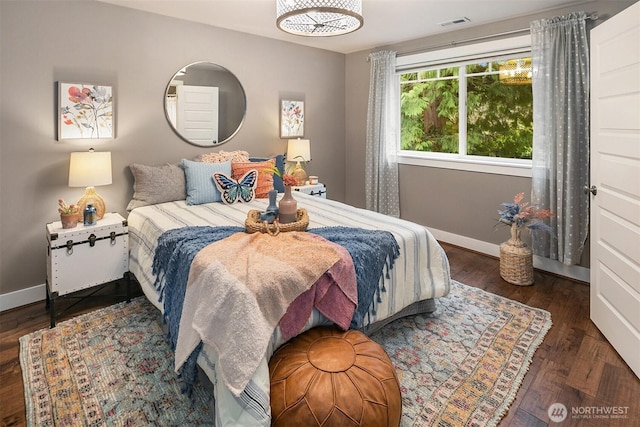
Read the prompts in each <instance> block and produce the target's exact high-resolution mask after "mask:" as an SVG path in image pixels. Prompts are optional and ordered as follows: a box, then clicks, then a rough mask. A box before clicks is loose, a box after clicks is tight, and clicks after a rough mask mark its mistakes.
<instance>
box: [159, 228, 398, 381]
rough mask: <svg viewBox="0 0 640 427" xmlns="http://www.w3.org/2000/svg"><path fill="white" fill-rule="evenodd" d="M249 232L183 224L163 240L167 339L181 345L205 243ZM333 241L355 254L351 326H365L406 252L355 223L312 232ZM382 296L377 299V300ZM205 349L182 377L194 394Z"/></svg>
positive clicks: (161, 285)
mask: <svg viewBox="0 0 640 427" xmlns="http://www.w3.org/2000/svg"><path fill="white" fill-rule="evenodd" d="M238 232H244V228H241V227H209V226H193V227H183V228H177V229H173V230H169V231H166V232H164V233H163V234H162V235H161V236H160V237H159V238H158V246H157V248H156V252H155V254H154V259H153V273H154V274H155V275H156V280H155V283H154V286H155V287H156V289H157V290H158V291H159V293H160V299H159V301H161V302H163V304H164V319H163V321H164V323H166V324H167V338H168V339H169V342H170V344H171V348H172V349H175V348H176V344H177V341H178V330H179V328H180V318H181V316H182V305H183V303H184V297H185V293H186V289H187V280H188V278H189V269H190V267H191V261H193V258H194V257H195V256H196V255H197V253H198V252H199V251H200V249H202V248H204V247H205V246H207V245H209V244H211V243H214V242H217V241H218V240H221V239H224V238H225V237H228V236H230V235H232V234H234V233H238ZM309 232H311V233H315V234H317V235H319V236H321V237H323V238H325V239H327V240H329V241H331V242H333V243H336V244H339V245H341V246H343V247H344V248H345V249H346V250H347V251H348V252H349V254H350V255H351V258H353V264H354V267H355V270H356V280H357V288H358V307H357V308H356V311H355V313H354V315H353V318H352V320H351V325H350V328H352V329H360V328H362V327H363V326H365V317H367V316H368V314H369V313H371V314H375V303H376V301H377V302H381V299H380V292H385V291H386V289H385V288H384V285H383V274H385V270H386V276H387V277H389V270H391V269H392V268H393V264H394V262H395V260H396V258H398V256H399V255H400V247H399V245H398V243H397V242H396V239H395V238H394V237H393V234H391V233H389V232H388V231H383V230H365V229H361V228H350V227H324V228H315V229H312V230H309ZM376 296H377V299H376V298H375V297H376ZM201 348H202V344H200V345H199V346H198V347H197V348H196V350H195V351H194V352H193V353H192V354H191V356H190V357H189V359H188V360H187V362H186V363H185V364H184V365H183V367H182V370H181V376H182V378H183V380H184V384H185V386H184V390H183V391H185V392H186V393H190V392H191V389H192V387H193V384H194V383H195V380H196V377H197V367H196V359H197V357H198V354H199V352H200V350H201Z"/></svg>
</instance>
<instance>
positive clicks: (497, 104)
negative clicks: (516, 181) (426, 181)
mask: <svg viewBox="0 0 640 427" xmlns="http://www.w3.org/2000/svg"><path fill="white" fill-rule="evenodd" d="M517 40H518V41H517V42H513V41H512V43H513V46H509V43H510V42H509V41H506V42H505V41H499V42H497V43H496V42H492V43H483V44H482V45H478V46H476V49H477V50H478V51H479V52H474V51H473V50H474V47H465V48H454V49H448V50H445V51H438V52H436V54H435V57H433V58H429V55H430V54H421V55H414V56H413V57H408V58H407V57H401V58H398V74H399V84H400V94H401V102H400V104H401V107H400V117H401V119H400V120H401V132H400V151H399V158H400V161H401V162H403V159H404V160H406V159H407V158H411V159H413V161H411V162H409V163H412V164H418V163H415V159H431V160H439V161H443V160H444V161H449V162H451V161H453V162H458V165H457V166H454V167H455V168H460V166H459V163H460V162H462V163H464V164H471V163H473V164H476V165H481V164H494V165H495V164H497V165H503V166H504V165H508V166H510V167H515V168H517V169H523V168H528V169H530V166H531V157H532V143H533V94H532V89H531V76H532V67H531V54H530V46H529V45H530V43H529V37H528V36H527V37H524V38H517ZM505 43H506V44H505ZM461 49H462V50H461ZM492 49H493V50H492ZM404 163H407V162H406V161H404ZM463 168H465V169H467V167H465V166H463ZM473 170H478V169H477V168H474V169H473ZM498 173H507V174H516V175H523V173H522V172H516V173H511V172H508V171H507V172H504V171H503V172H498ZM527 173H528V174H530V172H525V173H524V176H527Z"/></svg>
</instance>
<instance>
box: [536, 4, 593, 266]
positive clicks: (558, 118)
mask: <svg viewBox="0 0 640 427" xmlns="http://www.w3.org/2000/svg"><path fill="white" fill-rule="evenodd" d="M586 18H587V17H586V14H585V13H584V12H578V13H572V14H570V15H566V16H562V17H556V18H552V19H543V20H539V21H534V22H532V23H531V42H532V64H533V171H532V172H533V181H532V195H531V200H532V203H534V204H537V205H539V206H540V207H543V208H547V209H549V210H551V211H552V212H554V213H555V215H556V216H555V217H554V218H551V221H550V224H549V225H550V226H551V227H552V228H553V230H554V234H555V235H548V234H547V233H534V236H533V237H534V239H533V240H534V241H533V249H534V253H536V254H537V255H540V256H543V257H547V258H551V259H554V260H559V261H561V262H562V263H564V264H567V265H572V264H578V263H579V262H580V257H581V255H582V252H583V250H584V244H585V241H586V239H587V234H588V231H589V195H586V194H584V192H583V187H584V186H585V185H588V183H589V47H588V43H587V31H586V22H585V21H586Z"/></svg>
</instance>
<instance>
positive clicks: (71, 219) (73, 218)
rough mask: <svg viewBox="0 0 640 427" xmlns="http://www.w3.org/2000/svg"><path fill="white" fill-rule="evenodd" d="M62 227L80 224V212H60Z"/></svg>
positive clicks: (73, 226) (72, 226)
mask: <svg viewBox="0 0 640 427" xmlns="http://www.w3.org/2000/svg"><path fill="white" fill-rule="evenodd" d="M60 222H61V223H62V228H75V227H76V226H77V225H78V214H77V213H74V214H60Z"/></svg>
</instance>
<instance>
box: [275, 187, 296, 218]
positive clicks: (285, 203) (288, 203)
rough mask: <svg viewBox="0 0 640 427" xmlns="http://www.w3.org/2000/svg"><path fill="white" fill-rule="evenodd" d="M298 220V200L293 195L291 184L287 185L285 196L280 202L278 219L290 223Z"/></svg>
mask: <svg viewBox="0 0 640 427" xmlns="http://www.w3.org/2000/svg"><path fill="white" fill-rule="evenodd" d="M297 220H298V202H297V201H296V199H294V198H293V196H292V195H291V186H290V185H285V187H284V196H283V197H282V199H280V203H279V204H278V221H279V222H280V223H281V224H289V223H291V222H296V221H297Z"/></svg>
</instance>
